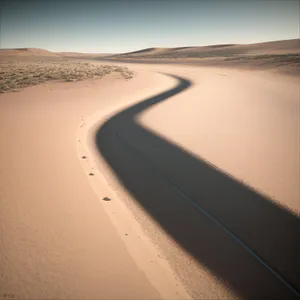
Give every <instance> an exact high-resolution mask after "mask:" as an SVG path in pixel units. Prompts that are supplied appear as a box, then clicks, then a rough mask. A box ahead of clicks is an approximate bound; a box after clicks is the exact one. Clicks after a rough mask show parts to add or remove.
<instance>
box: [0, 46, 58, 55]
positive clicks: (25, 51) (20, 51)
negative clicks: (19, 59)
mask: <svg viewBox="0 0 300 300" xmlns="http://www.w3.org/2000/svg"><path fill="white" fill-rule="evenodd" d="M14 55H15V56H54V57H58V56H59V55H58V54H56V53H54V52H51V51H48V50H44V49H39V48H17V49H0V56H14Z"/></svg>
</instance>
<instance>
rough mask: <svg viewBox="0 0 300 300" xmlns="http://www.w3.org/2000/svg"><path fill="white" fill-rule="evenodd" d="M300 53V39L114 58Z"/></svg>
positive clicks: (146, 51) (163, 50) (151, 50)
mask: <svg viewBox="0 0 300 300" xmlns="http://www.w3.org/2000/svg"><path fill="white" fill-rule="evenodd" d="M296 53H300V39H293V40H283V41H274V42H265V43H255V44H223V45H210V46H201V47H176V48H148V49H143V50H139V51H135V52H129V53H123V54H118V55H114V57H128V58H129V57H134V58H138V57H141V56H143V58H146V57H147V58H148V57H149V58H150V57H152V58H178V57H181V58H182V57H187V58H189V57H193V58H200V57H209V56H220V57H222V56H231V55H260V54H296Z"/></svg>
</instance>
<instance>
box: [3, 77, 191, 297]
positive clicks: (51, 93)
mask: <svg viewBox="0 0 300 300" xmlns="http://www.w3.org/2000/svg"><path fill="white" fill-rule="evenodd" d="M145 79H147V77H146V78H144V79H143V80H141V79H139V78H138V77H136V78H135V79H133V80H132V81H125V80H121V79H120V80H118V79H116V78H113V77H111V78H104V79H102V80H100V81H98V83H95V84H92V82H80V83H77V84H66V83H61V84H60V83H55V84H54V83H52V84H51V83H49V84H46V85H44V86H38V87H31V88H27V89H26V90H24V91H22V92H20V93H7V94H5V95H1V109H0V111H1V113H0V120H1V121H0V124H1V134H0V138H1V145H3V146H2V147H1V150H0V151H1V155H0V157H1V159H0V165H1V171H0V182H1V188H0V195H1V197H0V199H1V211H0V212H1V217H0V220H1V222H0V224H1V226H0V228H1V245H0V249H1V250H0V254H1V255H0V266H1V267H0V270H1V271H0V272H1V284H0V294H1V297H3V295H4V296H5V295H11V294H12V295H14V297H15V298H19V297H20V298H23V297H25V298H30V299H32V298H39V299H41V298H43V299H45V298H50V299H54V298H63V299H99V298H102V299H107V298H114V299H116V298H117V299H121V298H122V299H123V298H126V299H131V298H135V299H141V298H147V299H149V298H151V299H158V298H161V297H163V298H177V297H179V298H186V294H185V292H184V291H183V289H182V288H181V287H180V286H179V284H178V283H177V282H176V280H175V279H174V278H173V275H172V273H171V272H170V271H168V267H167V266H166V267H161V263H160V262H159V261H158V262H156V263H155V265H154V264H153V261H154V260H157V254H156V250H153V251H152V252H151V248H149V247H147V248H146V249H145V250H144V247H145V246H143V245H144V244H145V243H144V242H143V240H141V238H138V237H137V236H138V235H137V234H136V230H135V229H134V223H132V222H131V223H130V225H131V226H130V228H122V229H121V232H118V231H117V230H116V229H115V226H114V224H113V223H112V222H111V220H110V216H108V215H107V213H106V212H105V206H107V205H110V204H113V203H109V202H105V201H102V200H101V199H102V198H103V197H105V196H109V195H107V193H108V191H107V190H106V189H104V188H103V189H101V193H102V194H101V198H98V197H97V196H96V194H95V193H94V191H93V189H92V188H91V186H90V184H89V177H88V174H89V173H90V172H94V171H93V170H91V169H89V170H84V168H83V167H82V165H81V160H82V159H81V158H80V157H79V156H78V151H77V144H78V140H77V133H76V132H77V130H78V129H79V128H80V125H81V123H82V121H81V117H82V116H89V115H91V114H93V112H94V111H97V110H99V109H101V110H105V109H107V108H109V107H110V106H113V105H116V104H120V105H121V104H123V102H122V101H121V102H120V99H122V95H123V93H124V91H125V92H126V91H128V92H129V91H134V90H135V87H136V86H137V85H140V86H141V87H143V85H144V86H145V87H149V86H150V87H151V89H152V86H151V82H148V81H147V80H145ZM160 85H161V88H162V86H164V82H162V83H161V84H160ZM149 92H150V91H149ZM137 96H138V99H140V97H143V96H144V94H143V90H141V91H138V93H137ZM122 100H123V99H122ZM130 100H131V99H130ZM113 201H117V199H115V198H113ZM112 212H113V211H111V213H112ZM127 234H128V235H127ZM134 237H135V239H134ZM124 238H125V239H130V240H131V241H132V239H133V242H131V244H132V246H133V247H135V248H137V249H139V253H138V255H139V257H134V256H133V255H132V254H131V253H130V252H129V251H128V248H127V246H126V243H124V241H123V240H122V239H124ZM149 252H150V253H149ZM146 267H147V268H146ZM156 278H164V281H162V280H160V281H159V282H157V280H156ZM176 285H178V286H176Z"/></svg>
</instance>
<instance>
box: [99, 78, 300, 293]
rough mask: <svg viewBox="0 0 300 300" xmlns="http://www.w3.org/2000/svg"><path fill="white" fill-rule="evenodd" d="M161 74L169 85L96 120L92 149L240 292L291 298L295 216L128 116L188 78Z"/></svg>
mask: <svg viewBox="0 0 300 300" xmlns="http://www.w3.org/2000/svg"><path fill="white" fill-rule="evenodd" d="M165 75H167V74H165ZM168 76H171V77H173V78H175V79H176V80H177V85H176V86H175V87H174V88H171V89H169V90H167V91H165V92H163V93H161V94H158V95H155V96H153V97H150V98H148V99H145V100H143V101H142V102H140V103H138V104H136V105H133V106H131V107H129V108H128V109H126V110H124V111H122V112H120V113H118V114H117V115H115V116H113V117H112V118H111V119H109V120H108V121H107V122H106V123H105V124H104V125H102V126H101V128H99V130H98V132H97V134H96V137H95V139H96V143H97V147H98V150H99V152H100V153H101V155H102V156H103V157H104V158H105V160H106V161H107V162H108V164H109V165H110V166H111V168H112V170H113V171H114V173H115V175H116V176H117V177H118V179H119V180H120V181H121V182H122V184H123V185H124V187H125V188H126V189H127V190H128V191H129V192H130V193H131V194H132V195H133V197H134V198H135V199H136V201H138V203H139V204H140V205H142V206H143V207H144V208H145V209H146V210H147V212H148V213H149V215H151V217H152V218H153V219H154V220H155V221H156V222H158V223H159V224H160V226H161V227H162V228H163V230H164V231H165V232H166V233H167V234H169V235H170V236H171V237H172V238H173V239H174V240H176V241H177V243H178V244H179V245H180V246H181V247H182V248H183V249H184V250H185V251H186V252H188V253H189V254H191V255H192V256H193V257H194V258H195V259H196V260H197V261H198V262H199V263H200V264H202V265H204V266H205V267H206V268H208V269H209V270H210V271H211V272H212V273H213V274H214V275H215V276H216V277H217V278H219V279H220V280H222V281H223V282H224V283H225V284H226V285H227V286H228V287H229V288H230V289H232V290H233V291H234V292H235V293H236V294H237V295H239V296H240V297H241V298H244V299H298V296H299V294H297V293H299V292H298V291H299V290H300V276H299V271H300V258H299V256H300V242H299V238H300V222H299V219H298V217H297V216H295V215H293V214H292V213H290V212H289V211H287V210H285V209H284V208H282V207H280V206H277V205H276V204H275V203H274V202H272V201H270V200H269V199H267V198H266V197H265V196H263V195H260V194H259V193H257V192H256V191H254V190H252V189H250V188H249V187H247V186H245V185H243V184H242V183H240V182H238V181H237V180H235V179H233V178H231V177H229V176H228V175H226V174H224V173H222V172H221V171H219V170H217V169H216V168H214V167H213V166H212V165H210V164H209V163H207V162H205V161H203V160H201V159H199V158H198V157H196V156H193V155H191V154H190V153H188V152H187V151H185V150H184V149H181V148H180V147H179V146H177V145H174V144H172V143H170V142H168V141H167V140H165V139H163V138H161V137H159V136H157V135H156V134H154V133H152V132H151V131H149V130H147V129H145V128H144V127H143V126H141V125H140V124H138V122H137V121H136V117H137V115H138V114H140V113H141V112H143V111H145V110H146V109H147V108H149V107H151V106H153V105H156V104H158V103H160V102H162V101H166V100H167V99H169V98H171V97H172V96H174V95H176V94H178V93H181V92H183V91H184V90H186V89H188V88H189V87H190V86H191V85H192V83H191V82H190V81H188V80H186V79H184V78H181V77H176V76H173V75H168ZM201 209H203V210H205V212H203V211H201ZM208 215H209V216H208ZM210 216H211V217H212V218H213V219H214V220H217V222H219V223H218V224H217V222H215V221H214V220H212V218H211V217H210ZM222 226H224V227H223V228H222ZM224 228H225V230H224ZM229 232H230V233H232V235H231V234H230V233H229ZM233 235H234V236H233ZM239 241H242V243H243V244H244V246H245V247H248V250H247V249H246V248H245V247H243V245H241V243H239ZM251 251H252V253H250V252H251ZM255 255H258V256H259V258H261V259H262V261H263V262H260V261H259V259H257V258H255ZM264 263H265V264H266V265H268V266H270V267H271V270H270V269H268V268H267V267H266V266H265V265H264ZM272 272H274V273H272ZM276 274H277V275H276ZM278 276H279V277H281V278H279V277H278ZM199 286H201V281H200V279H199Z"/></svg>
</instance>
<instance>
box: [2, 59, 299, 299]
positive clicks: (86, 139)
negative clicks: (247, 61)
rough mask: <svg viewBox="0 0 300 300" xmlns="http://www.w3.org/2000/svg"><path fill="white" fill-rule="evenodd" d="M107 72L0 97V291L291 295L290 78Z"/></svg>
mask: <svg viewBox="0 0 300 300" xmlns="http://www.w3.org/2000/svg"><path fill="white" fill-rule="evenodd" d="M93 63H94V64H102V62H96V61H94V62H93ZM105 63H107V64H116V63H109V62H105ZM118 65H120V66H126V67H128V68H129V69H130V70H132V71H133V72H134V77H133V78H132V79H125V78H122V77H121V76H120V75H119V74H117V73H116V74H110V75H107V76H105V77H104V78H102V79H98V80H93V79H87V80H84V81H81V82H68V83H66V82H63V83H62V82H61V83H58V82H47V83H41V84H40V85H37V86H33V87H27V88H25V89H23V90H21V92H18V93H14V92H8V93H5V94H1V95H0V141H1V148H0V149H1V150H0V166H1V168H0V201H1V210H0V214H1V216H0V220H1V221H0V228H1V240H0V241H1V245H0V272H1V284H0V295H1V296H2V297H6V298H8V297H11V298H12V297H14V298H27V299H29V298H44V299H53V298H60V299H62V298H63V299H79V298H80V299H116V298H118V299H120V298H122V299H124V298H125V299H132V298H135V299H191V298H194V299H235V298H237V299H267V298H269V299H270V298H272V299H297V298H298V297H299V290H300V281H299V276H298V274H299V270H300V259H299V252H300V243H299V235H300V225H299V214H300V203H299V196H300V187H299V182H300V174H299V170H300V164H299V163H300V159H299V158H300V157H299V140H300V135H299V116H300V109H299V107H300V104H299V101H300V100H299V95H300V89H299V83H298V78H295V77H289V76H285V75H281V74H279V73H271V72H268V71H265V70H264V71H253V70H252V71H250V70H243V69H235V68H224V67H222V68H220V67H200V66H178V65H172V64H160V65H151V64H137V63H135V64H129V63H118Z"/></svg>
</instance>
